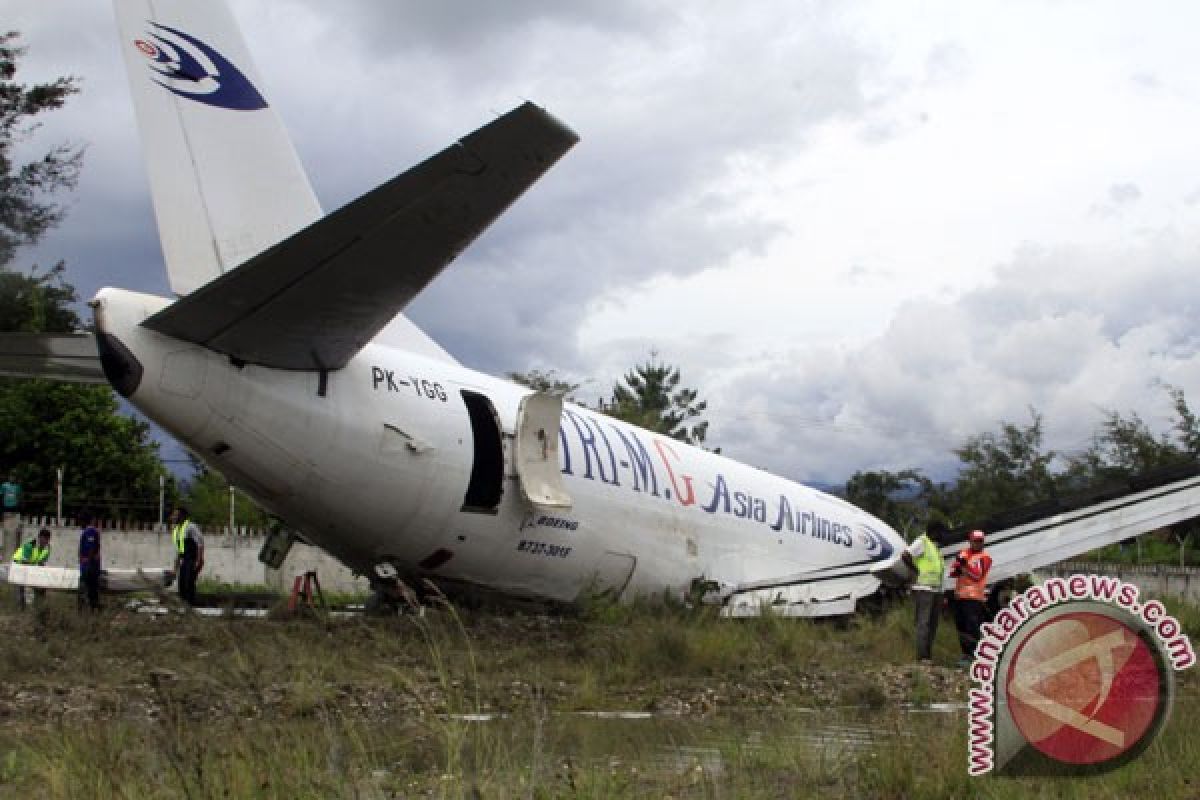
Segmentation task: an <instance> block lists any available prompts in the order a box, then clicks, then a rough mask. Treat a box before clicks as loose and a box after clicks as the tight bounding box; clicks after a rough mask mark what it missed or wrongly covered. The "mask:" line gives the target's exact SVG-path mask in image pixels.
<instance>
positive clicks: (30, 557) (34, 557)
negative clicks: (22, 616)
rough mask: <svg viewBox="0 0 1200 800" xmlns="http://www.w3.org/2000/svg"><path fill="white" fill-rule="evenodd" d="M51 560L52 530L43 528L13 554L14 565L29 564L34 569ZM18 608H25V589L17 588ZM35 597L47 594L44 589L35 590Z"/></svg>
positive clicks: (22, 587)
mask: <svg viewBox="0 0 1200 800" xmlns="http://www.w3.org/2000/svg"><path fill="white" fill-rule="evenodd" d="M49 560H50V529H49V528H42V529H41V530H40V531H38V535H37V536H36V537H35V538H33V539H30V540H29V541H28V542H26V543H25V544H23V545H21V546H20V547H18V548H17V550H16V552H15V553H13V556H12V563H14V564H28V565H30V566H33V567H40V566H43V565H45V563H46V562H47V561H49ZM16 589H17V608H20V609H24V608H25V601H26V598H25V587H24V586H17V587H16ZM33 592H34V595H35V596H37V597H42V596H44V595H45V594H46V592H45V590H44V589H34V590H33Z"/></svg>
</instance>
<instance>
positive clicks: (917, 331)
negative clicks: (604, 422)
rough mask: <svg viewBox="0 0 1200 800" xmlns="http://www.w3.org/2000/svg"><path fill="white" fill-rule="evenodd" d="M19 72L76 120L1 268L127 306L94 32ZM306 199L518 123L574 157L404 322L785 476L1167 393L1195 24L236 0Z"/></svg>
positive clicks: (1105, 17) (106, 51)
mask: <svg viewBox="0 0 1200 800" xmlns="http://www.w3.org/2000/svg"><path fill="white" fill-rule="evenodd" d="M13 5H14V7H13V8H12V9H8V10H9V11H10V16H9V18H8V21H7V26H8V27H13V28H16V29H19V30H21V31H22V32H23V33H24V34H25V43H26V44H27V45H28V47H29V55H28V57H27V60H26V66H27V67H28V72H23V75H22V78H24V79H28V80H34V79H36V78H46V77H52V76H55V75H58V74H63V73H68V72H69V73H74V74H78V75H80V76H82V78H83V79H84V87H85V92H84V94H83V95H81V96H80V97H78V98H75V99H74V100H73V101H72V102H71V103H70V104H69V105H68V107H67V108H66V109H65V110H63V111H61V112H57V113H56V114H54V115H51V116H50V117H48V118H47V125H46V128H45V130H44V131H43V133H44V134H45V138H44V139H42V140H41V141H56V140H58V139H59V138H67V139H72V140H83V141H88V142H90V147H89V152H88V158H87V163H86V165H85V170H84V176H83V183H82V184H81V187H80V191H79V193H78V195H77V198H76V199H75V200H74V201H73V208H72V214H71V216H70V217H69V218H68V220H67V223H66V224H65V225H64V226H63V227H62V228H61V229H60V230H59V231H56V232H55V233H54V234H53V235H52V236H50V237H47V239H46V241H45V242H44V244H43V246H42V247H40V248H38V249H37V250H36V251H34V252H32V253H29V254H26V255H27V256H28V257H29V258H31V259H36V260H39V261H41V262H42V263H52V262H54V261H57V260H58V259H59V258H66V259H67V263H68V270H69V274H70V275H71V277H72V279H73V280H74V281H75V282H76V283H77V284H78V285H79V288H80V289H81V291H82V292H83V293H85V294H88V293H90V292H91V291H94V290H95V289H96V288H98V287H99V286H100V285H103V284H106V283H115V284H117V285H126V286H130V287H131V288H139V289H149V290H154V291H162V290H163V289H164V288H165V287H164V282H163V280H162V275H161V270H160V268H159V266H158V256H157V253H156V249H157V242H156V239H155V235H154V232H153V223H152V220H151V217H150V213H149V206H148V202H147V198H146V187H145V179H144V177H143V172H142V166H141V161H140V153H139V150H138V144H137V141H136V135H135V133H134V129H133V124H132V115H131V112H130V107H129V100H128V97H127V90H126V79H125V75H124V71H123V66H122V65H121V64H120V60H119V58H118V56H117V49H116V44H115V41H114V37H115V26H114V25H113V23H112V20H111V9H110V8H109V7H108V6H106V5H105V4H102V3H100V4H98V3H94V2H92V1H91V0H58V1H57V2H55V3H20V4H13ZM232 5H233V7H234V11H235V13H236V15H237V16H238V19H239V20H240V21H241V23H242V24H243V26H244V28H245V34H246V39H247V40H248V42H249V43H250V49H251V51H252V52H253V53H254V55H255V59H256V61H257V62H258V67H259V71H260V72H261V73H262V75H263V82H264V84H265V86H266V89H267V91H268V92H269V95H270V97H271V98H272V100H273V103H274V104H275V106H276V107H277V108H278V109H279V111H280V112H281V114H282V115H283V117H284V119H285V122H286V123H287V125H288V127H289V128H290V129H291V131H292V133H293V136H294V138H295V140H296V144H297V148H298V150H299V152H300V155H301V159H302V161H303V162H304V163H305V164H306V165H307V167H308V168H309V170H310V172H311V174H312V178H313V181H314V185H315V187H316V189H317V191H318V194H319V196H320V197H321V198H322V200H323V201H324V202H325V204H326V205H327V206H328V207H334V206H337V205H340V204H342V203H344V202H346V201H348V200H350V199H352V198H354V197H356V196H358V195H359V194H361V193H362V192H364V191H366V190H368V189H370V188H372V187H373V186H374V185H376V184H378V183H380V182H382V181H384V180H386V179H388V178H390V177H391V176H392V175H394V174H396V173H398V172H400V171H402V170H404V169H406V168H407V167H408V166H410V165H411V164H413V163H416V162H417V161H419V160H421V159H422V158H424V157H426V156H427V155H429V154H430V153H432V152H434V151H436V150H437V149H440V148H441V147H443V146H445V145H446V144H448V143H449V142H450V141H452V140H453V139H454V138H455V137H458V136H461V135H462V134H465V133H467V132H469V131H470V130H472V129H473V128H474V127H476V126H478V125H480V124H483V123H485V122H487V121H488V120H489V119H490V118H491V116H492V114H493V113H495V112H502V111H505V110H507V109H508V108H511V107H512V106H515V105H516V104H517V103H519V102H520V101H521V100H522V99H525V98H529V99H532V100H534V101H535V102H538V103H539V104H541V105H544V106H546V107H547V108H548V109H549V110H550V111H551V112H552V113H554V114H556V115H557V116H559V117H560V118H562V119H563V120H564V121H565V122H567V123H568V124H569V125H570V126H572V127H573V128H574V129H576V130H577V131H578V132H579V133H580V134H581V136H582V142H581V143H580V144H579V145H578V146H577V147H576V148H575V150H573V151H572V152H570V153H569V154H568V155H567V156H566V158H565V159H564V160H563V161H562V162H561V163H560V164H559V165H558V166H556V167H555V168H554V169H553V170H552V171H551V172H550V174H549V175H548V176H547V177H546V178H545V179H544V180H543V181H542V182H541V183H539V185H537V186H536V187H534V189H533V190H532V191H531V192H530V193H529V194H528V195H527V196H526V197H525V198H522V200H521V201H520V202H518V204H517V205H516V206H515V207H514V208H513V209H512V211H511V212H510V213H509V214H507V215H506V216H505V217H504V218H503V219H502V220H501V221H500V222H499V223H498V224H497V225H496V227H495V228H494V229H493V230H491V231H489V232H488V233H487V234H485V236H484V237H483V238H482V239H481V240H480V241H479V242H478V243H477V244H476V246H474V247H472V248H471V249H469V250H468V251H467V252H466V253H465V254H464V256H463V257H462V258H461V259H460V261H459V262H458V263H456V264H455V265H453V266H452V267H451V268H450V269H449V270H448V271H447V272H446V273H445V274H444V275H443V276H442V277H440V278H439V279H438V281H437V282H435V284H434V285H433V286H431V287H430V288H429V289H428V290H427V291H426V293H424V294H423V295H422V296H421V297H420V298H419V299H418V302H417V303H416V304H415V305H414V307H413V308H412V309H411V312H412V316H413V317H414V318H415V319H416V320H417V321H418V322H419V323H420V324H422V325H423V326H424V327H425V328H427V329H428V330H429V331H430V333H431V334H432V335H434V336H435V338H438V339H439V340H440V341H442V342H443V344H445V345H446V346H447V347H448V349H450V350H451V351H452V352H454V353H456V354H457V355H459V356H460V357H461V358H462V359H463V360H464V361H465V362H467V363H468V364H471V365H474V366H478V367H480V368H483V369H485V370H487V371H491V372H503V371H506V370H509V369H516V370H522V369H526V368H529V367H533V366H538V367H541V368H557V369H558V370H559V371H560V372H561V373H563V374H564V375H567V376H569V377H572V378H577V379H587V380H590V383H588V384H587V386H586V387H585V389H584V390H582V391H581V395H582V396H583V397H584V398H588V397H589V396H590V395H596V396H599V395H601V394H606V393H607V390H608V386H609V385H610V384H611V382H612V380H614V379H615V378H616V377H618V376H619V375H620V374H621V373H622V372H623V371H624V370H625V369H626V368H628V367H629V366H630V365H632V364H634V363H637V362H639V361H641V360H642V359H644V358H645V357H646V355H647V354H648V353H649V352H650V350H651V349H652V348H657V350H658V351H659V352H660V353H661V355H662V357H663V358H665V359H666V360H668V361H670V362H673V363H677V364H679V365H680V366H682V367H683V371H684V380H685V382H686V383H688V384H689V385H692V386H696V387H699V388H700V389H701V390H702V392H703V393H704V394H705V395H707V396H708V397H709V399H710V401H711V408H712V409H713V425H712V429H711V432H710V436H711V437H712V440H713V441H714V443H716V444H720V445H722V446H723V447H724V449H725V452H727V453H729V454H730V455H733V456H735V457H738V458H741V459H743V460H746V461H748V462H750V463H753V464H757V465H759V466H767V467H771V468H773V469H776V470H778V471H780V472H783V473H785V474H788V475H792V476H794V477H802V478H811V479H817V480H838V479H844V478H845V477H846V476H847V475H848V474H850V473H852V472H853V471H854V470H855V469H860V468H873V467H874V468H880V467H884V468H902V467H907V466H914V465H924V466H926V467H927V468H929V469H930V470H931V471H932V472H935V473H936V472H938V471H942V472H945V471H946V470H947V469H949V468H950V467H951V466H952V464H953V457H952V456H951V455H950V448H951V447H953V446H954V445H956V444H958V443H960V442H961V441H962V439H963V438H964V437H965V436H967V435H970V434H973V433H978V432H981V431H983V430H987V429H990V428H993V427H994V426H995V425H996V424H997V423H999V422H1000V421H1001V420H1009V421H1015V422H1023V421H1025V420H1026V419H1027V413H1028V411H1027V409H1028V407H1029V406H1033V407H1035V408H1037V409H1039V410H1040V411H1043V412H1044V413H1045V416H1046V422H1047V431H1048V434H1049V435H1050V436H1051V442H1050V443H1051V444H1052V445H1054V446H1056V447H1064V448H1072V447H1079V446H1082V444H1084V443H1086V439H1087V436H1088V434H1089V433H1090V431H1091V429H1092V427H1093V426H1094V424H1095V421H1096V420H1097V419H1098V409H1099V408H1103V407H1109V408H1115V409H1118V410H1137V411H1139V413H1141V414H1142V415H1143V416H1144V417H1145V418H1146V419H1147V420H1148V421H1150V422H1151V424H1156V425H1161V424H1163V423H1165V421H1166V419H1167V417H1168V416H1169V414H1168V412H1169V408H1168V406H1167V404H1166V401H1165V395H1164V394H1163V392H1162V390H1161V388H1158V387H1157V386H1156V381H1165V382H1169V383H1172V384H1177V385H1180V386H1182V387H1184V388H1185V389H1187V390H1188V391H1190V392H1192V393H1193V395H1195V396H1200V366H1198V363H1200V362H1198V360H1197V358H1196V352H1197V347H1198V346H1200V333H1197V329H1196V326H1195V322H1194V321H1195V319H1196V318H1197V304H1198V302H1200V296H1198V295H1197V291H1198V290H1197V289H1196V286H1195V284H1196V280H1195V276H1196V274H1197V272H1198V271H1197V254H1198V252H1200V230H1198V228H1197V226H1196V224H1195V222H1194V211H1195V208H1194V206H1195V203H1196V197H1197V196H1198V195H1200V190H1198V189H1197V182H1196V179H1195V177H1194V176H1195V175H1196V173H1197V171H1200V164H1198V163H1197V160H1198V159H1200V156H1198V155H1197V153H1196V148H1195V141H1196V132H1197V130H1200V103H1197V101H1196V98H1198V97H1200V69H1197V66H1198V65H1197V63H1196V59H1197V55H1196V50H1195V47H1194V42H1193V32H1194V31H1195V30H1196V29H1197V27H1198V25H1197V23H1200V7H1196V8H1193V7H1191V6H1174V7H1171V8H1169V9H1167V8H1165V7H1164V8H1159V7H1146V8H1141V7H1139V8H1138V9H1136V10H1131V7H1127V6H1124V5H1121V4H1106V3H1102V4H1099V5H1097V4H1092V3H1088V4H1082V3H1077V2H1065V3H1055V4H1022V3H1018V4H1011V3H999V2H991V3H988V2H984V3H972V4H969V5H967V4H957V3H950V2H935V3H932V4H925V5H920V6H912V5H911V4H895V3H886V2H870V1H868V2H863V3H857V4H852V5H842V4H829V3H822V2H802V3H792V2H788V3H753V4H740V5H736V4H729V3H724V2H715V1H714V2H709V3H701V4H684V5H680V4H668V3H662V2H651V1H650V0H646V1H645V2H640V1H637V0H620V1H619V2H615V3H609V2H605V3H600V2H590V1H589V2H582V3H567V4H563V3H554V2H549V1H548V0H522V1H521V2H517V3H507V4H484V5H479V4H463V3H461V2H457V1H456V2H454V3H450V4H413V3H392V2H382V0H380V1H379V2H370V1H369V0H353V2H345V3H338V4H329V3H323V2H316V0H290V1H289V2H274V3H270V4H264V3H257V2H250V0H236V2H233V3H232Z"/></svg>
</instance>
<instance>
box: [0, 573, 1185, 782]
mask: <svg viewBox="0 0 1200 800" xmlns="http://www.w3.org/2000/svg"><path fill="white" fill-rule="evenodd" d="M4 599H5V600H6V599H7V597H5V598H4ZM73 603H74V601H73V598H69V597H62V596H54V597H51V598H50V602H49V603H48V604H47V606H45V607H43V608H42V609H41V610H40V611H38V612H36V613H26V614H17V613H16V612H14V611H8V610H4V611H3V612H0V635H2V636H3V640H4V651H3V657H2V658H0V797H9V796H11V797H51V798H59V797H61V798H78V797H97V798H109V797H113V798H118V797H120V798H153V797H163V798H168V797H170V798H173V797H289V798H291V797H313V798H317V797H320V798H324V797H347V798H349V797H356V798H376V797H378V798H384V797H455V798H457V797H472V798H474V797H484V798H492V797H497V798H501V797H514V798H515V797H538V798H541V797H583V798H590V797H668V796H669V797H704V798H708V797H712V798H720V797H748V798H757V797H805V796H815V795H819V796H821V797H825V798H828V797H895V798H900V797H906V798H907V797H955V798H957V797H974V796H979V797H997V798H1009V797H1012V798H1016V797H1029V796H1035V797H1080V798H1082V797H1128V796H1131V795H1135V794H1136V795H1142V796H1146V797H1151V796H1153V797H1155V798H1156V800H1157V799H1158V798H1170V797H1194V796H1196V794H1197V792H1196V789H1195V788H1194V787H1193V786H1192V784H1191V783H1190V781H1191V771H1192V766H1193V765H1195V764H1200V744H1198V743H1197V741H1196V737H1195V736H1193V735H1191V734H1190V731H1189V728H1190V724H1189V722H1190V720H1191V719H1195V718H1196V715H1197V714H1198V713H1200V697H1198V694H1197V691H1196V682H1195V680H1193V679H1192V676H1191V675H1190V673H1184V674H1183V675H1182V676H1181V678H1182V680H1181V691H1180V698H1179V702H1178V703H1177V706H1176V709H1175V715H1174V719H1173V722H1172V724H1171V725H1170V726H1169V728H1168V730H1167V731H1166V733H1165V734H1164V735H1163V736H1162V737H1161V738H1160V739H1159V740H1158V741H1157V742H1156V743H1155V744H1154V745H1153V746H1152V747H1151V749H1150V750H1149V751H1148V752H1147V753H1146V754H1144V755H1143V756H1142V758H1141V759H1139V760H1138V761H1135V762H1134V763H1132V764H1130V765H1129V766H1127V767H1125V768H1123V769H1122V770H1121V771H1119V772H1117V773H1113V774H1110V775H1107V776H1102V777H1097V778H1093V779H1088V780H1086V781H1076V782H1069V781H1066V780H1059V781H1044V782H1038V781H1033V780H1012V779H998V778H989V779H980V780H976V779H969V778H968V777H967V776H966V770H965V763H966V756H965V715H964V714H963V713H962V712H961V711H960V712H957V713H924V712H921V711H919V710H914V707H915V708H916V709H920V708H921V707H922V706H925V705H927V704H928V703H930V702H931V701H961V700H962V699H963V697H964V693H965V689H966V681H965V677H964V676H963V675H962V673H961V672H959V671H957V670H955V669H953V668H951V667H949V666H948V665H949V664H951V663H952V662H953V660H954V658H955V655H956V652H955V650H956V648H955V645H954V641H953V626H951V625H949V624H944V625H943V626H942V630H941V631H940V635H939V641H938V646H937V651H936V654H937V661H938V662H939V663H940V664H943V665H946V666H933V667H916V666H913V665H911V664H910V661H911V647H912V646H911V638H912V626H911V622H910V620H909V613H908V609H907V608H898V609H895V610H893V611H891V612H889V613H886V614H884V615H882V616H878V617H874V618H867V617H864V618H862V619H859V620H855V621H853V622H851V623H849V624H848V625H841V626H839V625H833V624H827V623H826V624H815V623H810V622H804V621H796V620H782V619H774V618H767V619H758V620H739V621H731V620H720V619H717V618H715V617H713V616H712V615H711V614H708V613H697V612H694V611H688V610H685V609H680V608H672V607H657V608H654V607H650V608H647V607H637V606H635V607H632V608H624V607H621V608H611V607H597V608H595V609H591V610H589V611H588V612H586V613H584V614H583V615H581V616H578V617H548V616H538V615H530V614H515V613H485V612H479V611H474V612H470V613H468V612H458V611H454V610H452V609H446V608H443V609H441V610H434V611H430V612H428V613H426V614H424V615H423V616H418V615H408V616H402V617H395V618H383V619H379V618H362V617H359V618H349V619H336V620H322V619H290V620H289V619H268V620H240V619H198V618H194V617H190V616H180V615H171V616H168V617H152V616H147V615H141V614H134V613H130V612H128V611H123V610H117V609H116V608H110V609H108V610H106V611H105V612H104V613H102V614H100V615H98V616H95V617H92V616H78V615H77V614H76V613H75V609H74V604H73ZM6 605H7V604H6ZM1176 610H1177V611H1179V612H1180V616H1181V618H1182V619H1183V621H1184V624H1185V626H1187V629H1188V631H1189V632H1190V633H1191V634H1192V635H1193V636H1195V633H1196V631H1197V622H1200V613H1197V612H1196V611H1195V610H1192V609H1176ZM615 710H622V711H636V712H650V713H649V714H648V716H647V718H644V719H610V718H605V717H598V716H594V715H590V714H588V713H581V712H597V711H615Z"/></svg>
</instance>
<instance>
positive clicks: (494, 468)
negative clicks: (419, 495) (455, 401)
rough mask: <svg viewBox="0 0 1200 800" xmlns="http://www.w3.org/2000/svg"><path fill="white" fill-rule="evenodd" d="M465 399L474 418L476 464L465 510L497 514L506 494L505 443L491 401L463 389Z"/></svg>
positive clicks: (472, 420)
mask: <svg viewBox="0 0 1200 800" xmlns="http://www.w3.org/2000/svg"><path fill="white" fill-rule="evenodd" d="M462 398H463V402H464V403H466V404H467V414H469V415H470V417H471V436H472V438H473V439H474V441H475V461H474V464H473V465H472V466H471V482H470V483H469V484H468V485H467V495H466V497H465V498H463V505H462V510H463V511H470V512H473V513H477V514H495V513H496V511H497V510H498V509H499V507H500V496H501V495H502V494H503V493H504V442H503V441H502V440H501V438H500V422H499V421H498V420H497V419H496V410H495V409H494V408H493V407H492V401H491V400H488V399H487V397H485V396H484V395H481V394H479V393H477V392H469V391H467V390H465V389H464V390H462Z"/></svg>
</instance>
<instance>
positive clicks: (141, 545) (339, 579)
mask: <svg viewBox="0 0 1200 800" xmlns="http://www.w3.org/2000/svg"><path fill="white" fill-rule="evenodd" d="M9 522H10V524H8V525H6V526H5V527H6V529H7V530H6V536H5V537H4V549H3V550H0V553H3V557H4V559H5V560H6V561H7V560H8V559H10V558H12V553H13V550H15V549H16V548H17V546H18V538H17V536H16V535H15V530H14V528H15V520H10V521H9ZM22 524H23V527H24V530H23V533H22V539H29V538H30V537H32V536H33V535H34V534H36V533H37V531H38V530H39V529H40V528H42V527H46V528H49V529H50V532H51V533H52V534H53V536H52V538H51V540H50V561H49V564H50V565H51V566H56V567H64V566H73V565H75V564H76V563H78V562H77V561H76V557H77V554H78V552H79V550H78V548H79V528H78V526H71V527H68V526H65V525H64V526H62V527H59V526H55V525H52V524H41V523H40V521H38V520H23V521H22ZM265 539H266V536H265V535H263V534H259V533H255V534H248V535H233V536H231V535H229V534H227V533H217V532H209V531H205V532H204V571H203V572H202V573H200V579H201V580H212V581H220V582H222V583H230V584H240V585H243V586H268V587H271V588H273V589H278V590H279V591H290V590H291V588H292V581H293V579H294V578H295V576H297V575H303V574H304V573H305V572H309V571H314V570H315V571H316V573H317V575H318V577H319V579H320V581H321V588H322V589H324V590H325V591H328V592H365V591H368V589H369V588H370V584H369V583H368V581H367V579H366V578H363V577H361V576H358V577H356V576H355V575H354V574H353V573H351V572H350V570H349V569H347V568H346V567H344V566H342V564H341V563H340V562H339V561H337V560H336V559H334V558H333V557H331V556H329V555H327V554H326V553H325V552H324V551H322V550H318V549H317V548H315V547H310V546H309V545H306V544H301V543H300V542H296V543H295V544H293V545H292V549H291V552H289V553H288V557H287V560H285V561H284V562H283V567H282V568H281V569H278V570H274V569H269V568H268V567H267V566H266V565H265V564H263V563H262V562H261V561H259V560H258V552H259V550H260V549H262V546H263V541H265ZM100 541H101V544H100V547H101V553H102V555H103V560H104V566H105V567H111V568H114V569H134V568H137V567H170V566H171V565H172V564H174V563H175V551H174V547H173V545H172V543H171V535H170V534H169V533H167V532H165V531H162V532H157V531H120V530H112V529H105V528H103V527H102V528H101V540H100Z"/></svg>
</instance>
